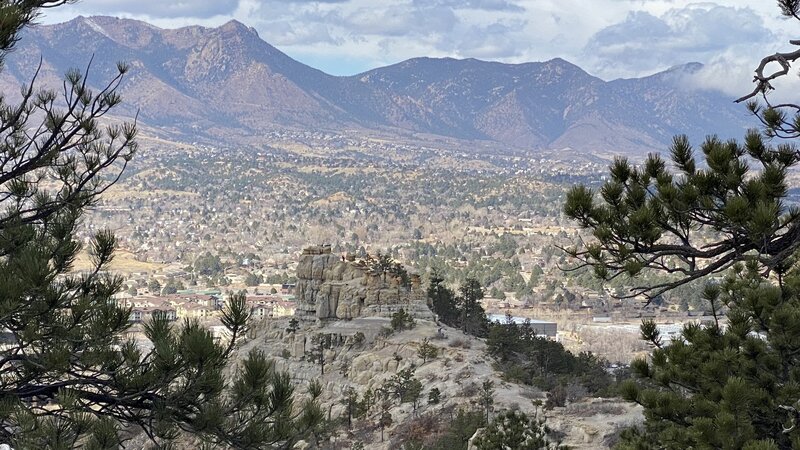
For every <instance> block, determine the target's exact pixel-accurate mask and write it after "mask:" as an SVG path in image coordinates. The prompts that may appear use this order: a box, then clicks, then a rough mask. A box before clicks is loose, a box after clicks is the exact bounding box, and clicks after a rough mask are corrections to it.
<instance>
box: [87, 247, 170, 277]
mask: <svg viewBox="0 0 800 450" xmlns="http://www.w3.org/2000/svg"><path fill="white" fill-rule="evenodd" d="M164 267H166V265H165V264H160V263H154V262H146V261H139V260H137V259H136V255H134V254H133V253H131V252H129V251H127V250H117V251H116V252H115V253H114V260H113V261H112V262H111V265H110V266H109V269H110V270H112V271H114V272H119V273H123V274H125V273H134V272H151V273H152V272H157V271H159V270H161V269H163V268H164ZM91 268H92V261H91V259H90V258H89V253H87V251H86V250H83V251H81V253H80V254H78V257H77V258H76V259H75V264H74V265H73V268H72V269H73V271H75V272H82V271H86V270H90V269H91Z"/></svg>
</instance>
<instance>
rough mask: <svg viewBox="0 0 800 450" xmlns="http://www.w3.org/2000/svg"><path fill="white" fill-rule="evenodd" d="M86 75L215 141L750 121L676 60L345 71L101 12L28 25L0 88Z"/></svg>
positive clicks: (583, 134)
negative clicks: (633, 69)
mask: <svg viewBox="0 0 800 450" xmlns="http://www.w3.org/2000/svg"><path fill="white" fill-rule="evenodd" d="M92 54H94V58H93V62H92V68H91V70H90V73H91V80H92V82H93V84H94V85H96V86H99V85H100V80H104V79H108V78H109V77H111V76H113V72H114V70H115V66H116V62H117V61H118V60H124V61H126V62H128V63H129V64H130V65H131V66H132V71H131V74H130V76H129V77H128V79H127V80H126V82H125V85H124V88H123V94H124V96H125V100H126V107H125V109H124V110H123V111H122V112H123V113H125V114H127V115H129V116H130V115H133V114H135V113H136V112H138V113H139V117H140V119H141V120H142V121H144V122H145V123H146V124H148V125H151V126H156V127H162V128H165V129H168V130H171V131H173V132H175V133H178V134H182V135H191V136H197V135H203V136H206V137H208V138H213V139H217V140H226V139H235V137H236V136H248V135H251V136H252V135H258V134H261V133H262V132H263V131H265V130H272V129H281V128H283V129H287V128H288V129H311V130H318V129H327V130H340V129H362V130H368V129H379V130H381V132H383V133H387V132H388V133H391V132H392V130H396V131H401V132H404V133H407V132H409V131H411V132H417V133H424V134H433V135H441V136H449V137H454V138H458V139H464V140H488V141H496V142H498V143H501V144H505V145H507V146H511V147H515V148H519V149H523V150H535V149H561V148H570V149H572V151H576V152H592V153H613V152H622V153H632V154H642V153H643V152H646V151H652V150H663V148H664V146H665V145H667V144H668V143H669V141H670V139H671V137H672V136H673V135H674V134H676V133H686V134H689V135H690V137H692V138H693V139H700V138H702V137H703V136H705V135H706V134H711V133H715V134H719V135H721V136H723V137H726V138H727V137H737V136H740V135H741V132H742V131H743V130H744V129H745V127H746V126H747V125H748V124H751V123H752V121H751V120H750V119H749V117H748V116H747V114H746V113H745V112H744V110H743V109H741V108H740V107H737V106H735V105H733V104H732V103H731V101H730V99H728V98H727V97H725V96H723V95H721V94H719V93H716V92H713V91H698V90H693V89H691V88H690V87H687V84H686V81H685V80H686V77H687V75H691V73H692V72H693V71H696V70H699V66H698V65H696V64H695V65H691V64H690V65H686V66H682V67H678V68H674V69H671V70H669V71H666V72H663V73H660V74H656V75H653V76H650V77H646V78H641V79H628V80H615V81H611V82H606V81H603V80H601V79H599V78H596V77H593V76H591V75H589V74H587V73H586V72H584V71H583V70H582V69H580V68H579V67H577V66H575V65H573V64H570V63H569V62H567V61H564V60H561V59H554V60H551V61H547V62H539V63H525V64H502V63H496V62H485V61H478V60H474V59H466V60H456V59H451V58H444V59H432V58H415V59H411V60H408V61H404V62H402V63H399V64H395V65H392V66H388V67H383V68H378V69H374V70H371V71H368V72H365V73H362V74H359V75H355V76H351V77H335V76H331V75H327V74H325V73H323V72H321V71H319V70H316V69H313V68H311V67H308V66H306V65H304V64H301V63H299V62H297V61H295V60H293V59H292V58H290V57H289V56H287V55H286V54H284V53H282V52H280V51H279V50H278V49H276V48H275V47H273V46H271V45H269V44H268V43H266V42H264V41H263V40H261V39H260V38H259V37H258V34H257V33H256V32H255V30H253V29H252V28H248V27H246V26H244V25H242V24H241V23H238V22H235V21H232V22H229V23H227V24H225V25H223V26H220V27H218V28H204V27H199V26H191V27H185V28H179V29H175V30H165V29H160V28H157V27H154V26H152V25H149V24H146V23H144V22H139V21H134V20H128V19H116V18H112V17H91V18H85V17H78V18H76V19H74V20H72V21H70V22H66V23H63V24H58V25H50V26H39V27H36V28H34V29H32V30H29V31H28V32H27V33H26V35H25V36H24V38H23V40H22V42H21V43H20V46H19V48H18V49H17V51H16V52H15V53H14V54H13V55H12V56H11V58H9V59H8V61H7V66H6V69H5V72H4V73H3V74H2V76H0V86H1V87H2V89H3V91H4V92H11V91H17V90H18V89H16V88H15V87H13V88H12V86H13V85H14V84H19V83H22V82H27V81H29V78H30V76H31V74H33V73H34V71H35V70H36V67H37V64H38V63H39V57H40V55H41V58H42V70H41V74H40V81H41V82H43V83H45V84H48V85H54V86H57V85H59V84H60V83H59V81H58V80H59V76H60V74H63V73H64V72H65V71H66V70H67V69H68V68H70V67H72V66H75V65H78V66H79V67H80V66H83V67H85V66H86V64H87V63H88V61H89V59H90V55H92Z"/></svg>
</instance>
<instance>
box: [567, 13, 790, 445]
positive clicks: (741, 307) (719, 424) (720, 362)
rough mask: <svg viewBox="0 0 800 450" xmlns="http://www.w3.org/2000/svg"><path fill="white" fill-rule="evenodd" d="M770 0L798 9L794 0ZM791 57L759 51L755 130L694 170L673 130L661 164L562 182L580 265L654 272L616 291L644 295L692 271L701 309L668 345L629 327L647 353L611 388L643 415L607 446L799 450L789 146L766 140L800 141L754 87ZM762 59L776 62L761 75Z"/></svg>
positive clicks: (785, 115)
mask: <svg viewBox="0 0 800 450" xmlns="http://www.w3.org/2000/svg"><path fill="white" fill-rule="evenodd" d="M778 3H779V6H780V7H781V10H782V12H783V13H784V14H785V15H787V16H790V17H794V18H796V19H800V16H798V11H799V10H800V2H798V1H796V0H780V1H779V2H778ZM792 43H793V44H795V45H800V41H792ZM797 59H800V51H794V52H790V53H779V54H775V55H770V56H768V57H766V58H764V60H763V61H762V64H761V65H759V67H758V68H757V69H756V77H755V81H756V87H755V88H754V90H753V92H752V93H750V94H748V95H746V96H744V97H742V98H740V99H739V100H738V101H748V108H749V109H750V110H751V111H752V112H753V113H755V115H756V117H758V119H759V120H760V121H761V123H762V125H763V130H762V131H761V132H759V131H757V130H751V131H749V132H748V133H747V134H746V135H745V138H744V140H743V142H736V141H727V142H722V141H720V140H719V139H716V138H714V137H711V138H708V139H706V141H705V142H704V143H703V144H702V145H701V147H700V150H701V152H702V157H703V159H704V162H705V166H703V164H702V162H701V161H698V160H697V158H696V156H695V152H694V149H693V148H692V146H691V145H690V144H689V141H688V139H687V138H686V137H677V138H675V139H674V141H673V145H672V147H671V149H670V150H671V159H672V163H673V165H674V167H675V168H674V169H670V168H668V165H667V163H666V162H665V161H663V160H662V159H661V158H660V157H659V156H658V155H650V156H649V157H648V158H647V161H646V162H645V164H644V165H643V166H642V167H634V166H633V165H631V164H629V163H628V162H627V161H626V160H624V159H618V160H616V161H615V162H614V163H613V164H612V166H611V169H610V172H611V177H610V180H609V181H608V182H607V183H605V185H604V186H603V187H602V188H601V189H600V190H599V192H598V193H595V192H593V191H592V190H590V189H588V188H586V187H584V186H577V187H575V188H573V189H572V190H571V191H570V192H569V195H568V197H567V202H566V205H565V212H566V214H567V215H568V216H569V217H571V218H573V219H575V220H577V221H578V223H580V224H581V225H582V226H583V227H585V228H588V229H589V230H591V231H592V233H593V236H594V240H593V241H592V242H590V243H589V244H587V245H586V246H585V247H583V248H574V249H570V251H569V252H570V253H571V254H572V256H573V257H575V258H577V259H578V260H579V261H580V262H581V265H582V266H590V267H592V268H593V269H594V271H595V273H596V274H597V275H598V276H600V277H601V278H605V279H612V278H616V277H620V276H630V277H636V276H637V275H639V274H640V273H643V272H647V271H656V272H662V273H666V274H667V277H666V278H663V277H662V279H663V280H665V281H662V282H659V283H657V284H655V285H647V284H644V283H642V284H639V285H637V286H636V287H635V288H634V289H633V290H632V291H631V292H629V293H628V294H627V295H628V296H637V295H642V296H644V297H645V298H648V299H653V298H655V297H657V296H658V295H660V294H662V293H664V292H666V291H668V290H670V289H674V288H676V287H679V286H683V285H685V284H686V283H689V282H692V281H694V280H703V281H705V283H706V286H705V288H704V289H702V292H701V294H700V295H701V296H702V301H703V302H705V304H706V305H708V307H709V309H710V310H711V314H712V316H713V321H712V323H711V324H709V325H696V324H692V325H686V326H685V327H684V329H683V332H682V335H681V337H680V338H679V339H677V340H673V341H672V342H671V343H670V345H666V343H664V342H662V339H661V336H660V335H659V333H658V328H657V327H656V325H655V323H653V322H651V321H646V322H644V323H643V324H642V327H641V331H642V335H643V337H644V338H645V339H646V340H648V341H649V342H651V344H652V345H653V348H654V350H653V352H652V355H651V356H650V357H649V358H648V359H646V360H645V359H641V360H636V361H635V362H634V363H633V364H632V369H633V372H634V373H635V374H636V375H638V380H637V381H636V382H629V383H626V384H625V386H624V387H623V395H624V396H625V397H626V398H627V399H629V400H631V401H634V402H636V403H639V404H640V405H642V406H643V407H644V414H645V418H646V421H645V424H644V427H643V428H642V429H640V430H633V431H628V432H626V433H625V434H624V435H623V443H622V444H621V445H620V447H621V448H631V449H633V448H667V449H683V448H750V449H755V448H759V449H789V448H798V447H800V430H798V429H797V427H796V424H797V421H798V420H800V265H798V264H797V256H798V249H800V209H798V208H797V207H796V206H794V205H791V204H790V203H789V202H788V201H787V194H788V191H789V184H788V179H787V174H788V173H789V172H790V171H791V170H793V168H795V167H796V166H797V164H798V162H800V151H798V149H797V148H796V147H795V146H794V145H792V144H790V143H786V142H785V141H784V142H781V141H778V142H770V140H771V139H773V138H775V137H778V138H795V137H800V120H798V118H800V116H798V115H797V112H798V111H800V107H798V106H797V105H790V104H782V105H773V104H771V103H770V101H769V98H768V96H767V93H768V92H769V91H770V90H771V89H772V87H771V85H770V83H771V81H772V80H773V79H775V78H778V77H780V76H783V75H785V74H786V73H788V70H789V67H790V63H792V62H794V61H796V60H797ZM770 62H777V63H778V67H779V69H778V70H777V71H776V72H774V73H773V74H771V75H765V74H764V70H765V68H766V67H767V64H768V63H770ZM771 67H776V66H774V65H773V66H771ZM757 96H760V97H761V98H762V101H763V102H764V105H762V104H760V103H759V102H756V101H753V100H752V99H753V98H755V97H757ZM596 194H599V196H598V195H596ZM723 316H724V318H725V319H727V323H724V319H723Z"/></svg>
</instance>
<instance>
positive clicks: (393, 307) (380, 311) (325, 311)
mask: <svg viewBox="0 0 800 450" xmlns="http://www.w3.org/2000/svg"><path fill="white" fill-rule="evenodd" d="M410 278H411V280H410V287H409V286H406V285H404V284H403V283H402V282H401V280H400V278H399V277H395V276H392V275H390V274H374V273H370V271H369V270H368V269H367V267H366V265H365V264H364V263H363V262H361V261H355V260H352V258H349V259H344V258H342V257H341V256H339V255H334V254H332V253H331V249H330V247H310V248H307V249H305V250H304V251H303V254H302V255H301V256H300V262H299V264H298V266H297V287H296V291H295V294H296V296H297V309H296V312H295V315H296V316H297V317H298V318H299V319H304V320H315V319H320V320H325V319H354V318H356V317H390V316H391V315H392V314H393V313H394V312H395V311H397V310H399V309H400V308H403V309H405V310H406V311H407V312H409V313H410V314H411V315H413V316H414V317H417V318H421V319H432V318H433V314H432V313H431V311H430V310H429V309H428V307H427V303H426V302H427V297H426V294H425V291H424V290H423V289H422V287H421V286H420V281H419V277H418V276H415V275H412V276H411V277H410Z"/></svg>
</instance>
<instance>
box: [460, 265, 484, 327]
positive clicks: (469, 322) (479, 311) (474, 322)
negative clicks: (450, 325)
mask: <svg viewBox="0 0 800 450" xmlns="http://www.w3.org/2000/svg"><path fill="white" fill-rule="evenodd" d="M459 293H460V294H461V295H459V296H458V297H457V298H456V304H457V305H458V313H459V323H460V326H461V330H462V331H463V332H464V333H467V334H471V335H473V336H478V337H485V336H486V335H487V334H488V332H489V329H488V325H489V321H488V319H487V318H486V311H485V310H484V309H483V306H481V303H480V301H481V300H483V295H484V294H483V287H482V286H481V283H480V282H479V281H478V280H476V279H474V278H467V279H466V280H465V281H464V283H463V284H462V285H461V287H460V288H459Z"/></svg>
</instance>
